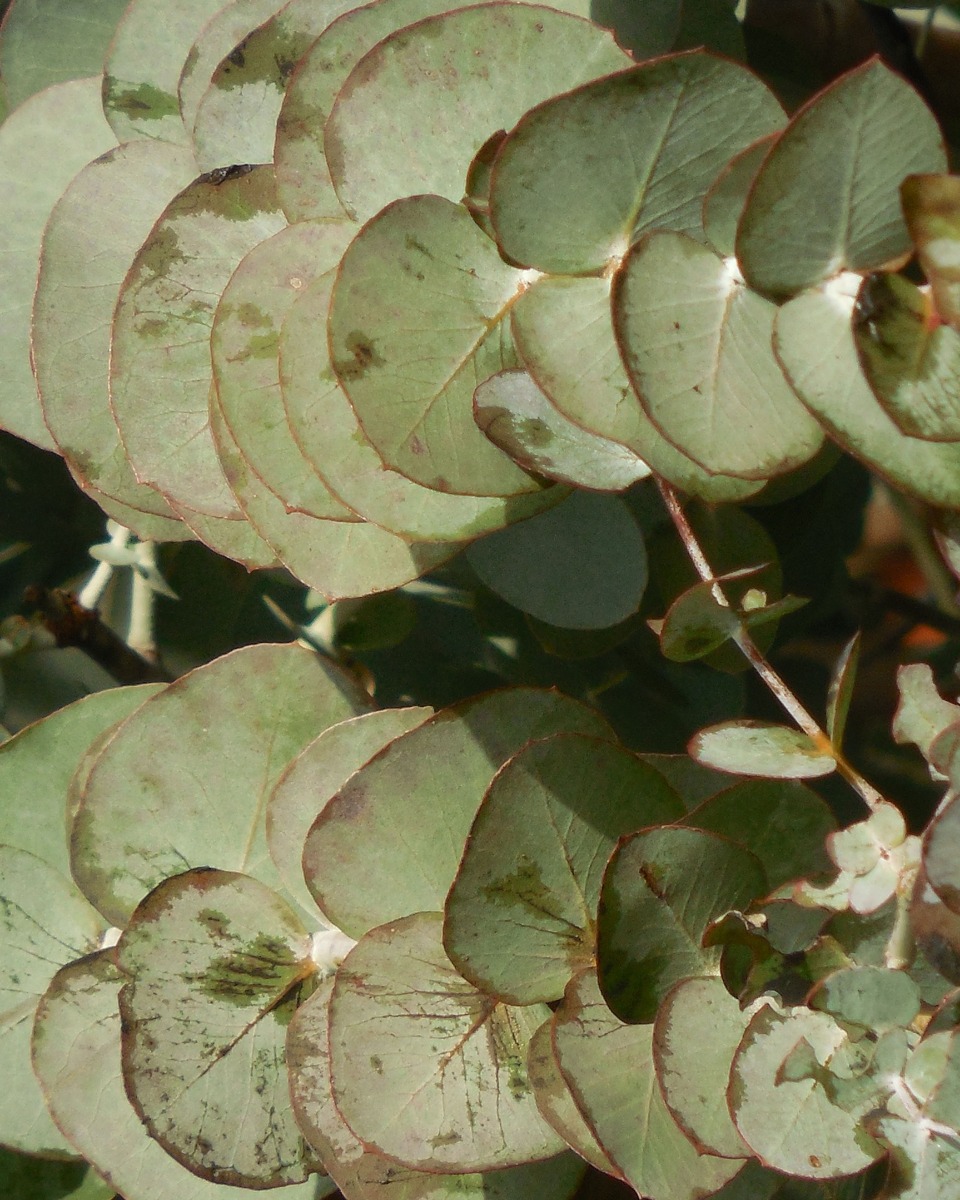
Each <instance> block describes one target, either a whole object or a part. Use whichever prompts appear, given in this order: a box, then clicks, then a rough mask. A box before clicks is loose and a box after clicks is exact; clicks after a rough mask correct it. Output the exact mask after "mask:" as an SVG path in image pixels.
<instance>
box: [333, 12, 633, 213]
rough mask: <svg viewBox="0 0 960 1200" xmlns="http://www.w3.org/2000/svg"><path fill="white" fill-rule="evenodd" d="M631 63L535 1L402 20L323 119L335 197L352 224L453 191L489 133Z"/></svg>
mask: <svg viewBox="0 0 960 1200" xmlns="http://www.w3.org/2000/svg"><path fill="white" fill-rule="evenodd" d="M531 62H536V64H537V69H536V70H535V71H534V70H530V63H531ZM630 63H631V59H630V57H629V55H627V54H626V53H625V52H624V51H623V50H621V49H620V48H619V47H618V46H617V44H616V42H615V41H614V40H613V38H612V36H611V35H610V34H609V33H608V32H607V31H606V30H604V29H600V28H599V27H598V26H596V25H594V24H592V23H591V22H589V21H585V20H582V19H580V18H578V17H573V16H570V15H569V14H567V13H559V12H557V11H556V10H554V9H551V8H540V7H538V6H534V5H527V4H492V5H481V6H476V7H473V8H467V9H461V10H459V11H455V12H452V13H443V14H441V15H439V16H435V17H428V18H427V19H425V20H423V21H420V22H418V23H417V24H415V25H411V26H408V27H407V28H405V29H400V30H398V31H397V32H395V33H392V34H390V35H389V36H387V37H386V38H384V40H383V41H381V42H379V43H378V44H377V45H376V46H375V47H374V48H373V49H372V50H371V51H370V52H369V53H368V54H366V55H365V56H364V57H363V58H362V59H361V60H360V62H359V63H358V64H357V66H356V67H355V68H354V70H353V71H352V72H351V73H350V75H349V76H348V77H347V80H346V82H345V83H344V84H343V86H342V87H341V89H340V91H339V93H338V95H337V99H336V102H335V103H334V106H333V109H332V111H331V113H330V116H329V119H328V120H327V124H326V127H325V131H324V145H325V149H326V155H327V165H328V168H329V170H330V174H331V177H332V179H333V183H334V186H335V187H336V189H337V195H338V196H339V197H340V201H341V203H342V204H343V206H344V208H345V209H346V210H347V212H348V213H349V214H350V215H351V216H352V217H355V218H356V219H357V220H359V221H365V220H368V219H369V218H370V217H372V216H373V215H374V213H376V212H378V211H379V210H380V209H381V208H383V207H384V206H385V205H387V204H389V203H390V202H391V201H392V200H395V199H397V198H398V197H401V196H411V195H418V194H421V193H431V194H434V195H438V196H446V197H447V199H449V200H459V199H460V197H461V196H462V195H463V181H464V175H465V173H466V169H467V167H468V166H469V164H470V161H471V160H472V159H473V156H474V155H475V154H476V153H477V151H478V150H479V149H480V147H481V146H482V145H483V144H484V142H485V141H486V140H487V138H489V137H490V135H491V134H493V133H495V132H496V131H497V130H498V129H510V128H511V127H512V126H513V125H515V124H516V122H517V121H518V120H519V119H520V117H521V116H523V114H524V113H525V112H527V111H528V110H529V109H531V108H532V107H533V106H534V105H535V104H539V103H540V102H541V101H542V100H546V99H547V98H548V97H549V96H553V95H556V93H558V92H564V91H566V90H567V89H568V88H572V87H576V86H577V85H578V84H581V83H584V82H585V81H586V80H588V79H595V78H596V77H597V76H601V75H608V74H610V72H613V71H621V70H623V69H624V68H626V67H629V66H630Z"/></svg>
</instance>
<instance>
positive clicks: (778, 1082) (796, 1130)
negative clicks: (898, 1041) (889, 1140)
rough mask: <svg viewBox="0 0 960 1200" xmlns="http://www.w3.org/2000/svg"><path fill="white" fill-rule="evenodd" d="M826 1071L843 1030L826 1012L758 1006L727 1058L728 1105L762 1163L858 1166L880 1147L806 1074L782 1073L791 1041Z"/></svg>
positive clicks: (820, 1171)
mask: <svg viewBox="0 0 960 1200" xmlns="http://www.w3.org/2000/svg"><path fill="white" fill-rule="evenodd" d="M801 1042H803V1043H805V1044H806V1046H808V1047H809V1050H810V1053H811V1055H812V1056H813V1060H814V1063H815V1064H822V1065H823V1067H824V1069H825V1071H829V1067H830V1064H831V1061H832V1060H833V1058H834V1056H835V1055H837V1053H838V1052H839V1051H841V1050H842V1048H843V1047H844V1046H845V1045H846V1044H847V1035H846V1033H845V1032H844V1030H843V1029H842V1027H841V1026H840V1025H838V1024H837V1022H836V1021H835V1020H834V1019H833V1018H832V1017H830V1016H828V1015H827V1014H826V1013H817V1012H812V1011H810V1010H809V1009H805V1008H794V1009H788V1010H786V1011H785V1012H780V1011H778V1010H777V1009H776V1008H774V1007H767V1008H762V1009H761V1010H760V1011H759V1012H757V1013H756V1014H755V1015H754V1017H753V1019H752V1020H751V1022H750V1025H749V1026H748V1028H747V1031H746V1034H745V1035H744V1038H743V1041H742V1042H741V1044H740V1049H739V1051H738V1052H737V1055H736V1057H735V1058H734V1060H733V1069H732V1072H731V1076H730V1091H729V1093H728V1094H729V1100H730V1112H731V1114H732V1116H733V1118H734V1120H735V1121H736V1123H737V1128H738V1129H739V1131H740V1134H741V1136H742V1137H743V1139H744V1140H745V1141H746V1143H747V1144H748V1145H749V1146H750V1147H751V1149H752V1150H753V1151H754V1153H756V1154H757V1155H758V1156H759V1158H760V1160H761V1162H765V1163H766V1164H767V1165H768V1166H771V1167H775V1168H776V1169H777V1170H779V1171H785V1172H787V1173H788V1174H791V1175H800V1176H803V1177H805V1178H808V1179H831V1178H835V1177H836V1176H839V1175H852V1174H854V1173H855V1172H857V1171H862V1170H864V1168H866V1167H868V1166H869V1165H870V1163H871V1162H874V1161H875V1160H876V1159H877V1158H879V1157H880V1155H881V1154H882V1152H883V1151H882V1148H881V1147H880V1146H879V1145H877V1143H876V1142H875V1141H874V1140H873V1139H872V1138H871V1137H870V1136H869V1135H868V1134H867V1132H866V1130H864V1129H863V1128H862V1126H861V1125H860V1123H859V1121H858V1120H857V1119H856V1118H855V1117H853V1116H851V1115H850V1114H849V1113H848V1112H846V1111H845V1110H844V1109H843V1108H841V1107H840V1106H839V1105H837V1104H834V1103H833V1102H832V1101H831V1100H830V1098H829V1096H828V1095H827V1092H826V1091H825V1090H824V1087H823V1086H822V1085H821V1084H820V1083H818V1082H817V1080H816V1079H814V1078H812V1077H807V1078H801V1079H792V1078H788V1077H785V1075H784V1070H783V1068H784V1064H785V1060H787V1058H788V1056H789V1055H790V1054H791V1052H793V1051H794V1050H795V1048H796V1047H797V1045H798V1043H801Z"/></svg>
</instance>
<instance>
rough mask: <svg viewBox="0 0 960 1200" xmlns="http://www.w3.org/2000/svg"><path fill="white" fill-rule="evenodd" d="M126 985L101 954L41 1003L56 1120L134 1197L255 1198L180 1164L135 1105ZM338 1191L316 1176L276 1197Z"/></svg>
mask: <svg viewBox="0 0 960 1200" xmlns="http://www.w3.org/2000/svg"><path fill="white" fill-rule="evenodd" d="M124 982H126V980H125V977H124V976H123V975H122V974H121V973H120V971H119V970H118V969H117V968H116V967H115V966H114V965H113V962H112V961H111V956H110V955H109V954H108V953H101V954H97V955H93V956H90V957H88V958H84V959H81V960H80V961H79V962H77V963H72V964H70V965H69V966H66V967H64V968H63V969H62V970H61V971H59V972H58V973H57V975H56V976H55V977H54V980H53V982H52V984H51V985H50V987H49V988H48V989H47V992H46V994H45V995H44V997H43V999H42V1000H41V1001H40V1006H39V1008H38V1010H37V1021H36V1026H35V1029H34V1035H33V1062H34V1067H35V1069H36V1071H37V1074H38V1076H39V1078H40V1080H41V1082H42V1084H43V1088H44V1092H45V1094H46V1096H47V1102H48V1103H49V1105H50V1106H51V1108H52V1110H53V1113H54V1115H55V1116H56V1119H57V1122H58V1124H59V1125H60V1126H61V1127H62V1128H63V1129H65V1130H66V1131H67V1133H68V1134H69V1136H70V1141H71V1143H72V1145H73V1146H74V1147H75V1148H76V1150H77V1151H78V1152H79V1153H81V1154H82V1155H83V1156H84V1158H86V1159H88V1160H89V1161H90V1162H91V1163H93V1164H94V1166H95V1167H96V1168H97V1171H98V1172H99V1173H100V1174H101V1175H102V1176H103V1177H104V1178H105V1179H107V1180H109V1182H110V1185H111V1188H112V1189H116V1190H117V1191H118V1192H120V1193H121V1194H122V1195H123V1196H125V1197H127V1198H128V1200H170V1197H171V1196H176V1197H177V1200H249V1196H250V1192H249V1189H246V1188H243V1189H241V1188H235V1187H230V1186H228V1185H225V1184H214V1183H211V1182H210V1181H209V1180H206V1179H200V1178H199V1177H198V1176H197V1175H194V1174H193V1173H192V1172H190V1171H188V1170H187V1169H186V1168H185V1167H183V1166H181V1165H180V1163H178V1162H177V1161H176V1159H174V1158H172V1157H171V1156H170V1155H169V1154H168V1153H167V1152H166V1151H165V1150H163V1149H162V1148H161V1146H160V1145H159V1144H158V1143H157V1142H156V1141H154V1139H153V1138H152V1137H150V1135H149V1134H148V1133H147V1131H146V1129H145V1128H144V1126H143V1123H142V1122H141V1120H140V1118H139V1117H138V1116H137V1114H136V1112H135V1111H134V1109H133V1108H132V1106H131V1104H130V1101H129V1100H128V1099H127V1094H126V1092H125V1091H124V1088H123V1076H122V1073H121V1067H120V1012H119V1010H118V1008H117V994H118V992H119V990H120V987H121V985H122V984H123V983H124ZM324 1185H325V1186H324ZM333 1189H334V1184H333V1183H332V1182H331V1181H330V1180H327V1179H324V1178H323V1177H315V1178H311V1179H310V1180H308V1181H307V1182H305V1183H302V1184H294V1185H292V1186H291V1187H289V1188H286V1189H285V1190H284V1191H282V1192H278V1193H277V1195H278V1196H282V1197H283V1200H321V1197H323V1196H326V1195H329V1194H330V1192H331V1191H333Z"/></svg>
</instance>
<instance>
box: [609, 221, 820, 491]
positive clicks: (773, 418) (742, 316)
mask: <svg viewBox="0 0 960 1200" xmlns="http://www.w3.org/2000/svg"><path fill="white" fill-rule="evenodd" d="M613 311H614V324H615V327H616V331H617V338H618V341H619V344H620V350H621V353H622V355H623V360H624V364H625V365H626V368H627V374H628V375H629V377H630V379H631V382H632V383H633V386H634V388H635V389H636V391H637V394H638V395H639V397H640V401H641V403H642V404H643V407H644V409H645V410H646V412H647V415H648V416H649V417H650V419H651V420H652V421H653V422H654V424H655V425H657V427H658V428H659V429H660V430H661V432H662V433H663V434H664V435H665V436H666V437H667V438H669V439H670V441H672V442H673V443H674V445H676V446H677V447H679V449H680V450H682V451H683V453H684V454H687V455H689V457H690V458H692V459H694V461H696V462H698V463H699V464H700V465H701V466H702V467H704V468H705V469H706V470H708V471H711V472H719V473H722V474H728V475H737V476H740V477H742V478H745V479H763V478H769V477H770V476H771V475H776V474H782V473H784V472H786V471H789V470H790V469H791V468H793V467H796V466H799V465H800V464H802V463H804V462H807V461H809V460H810V459H811V458H812V457H813V456H814V455H815V454H816V453H817V451H818V450H819V448H820V445H821V443H822V441H823V434H822V432H821V430H820V426H819V425H818V424H817V422H816V421H815V420H814V419H813V417H812V416H811V415H810V414H809V412H807V410H806V409H805V408H804V407H803V405H802V404H801V403H800V401H799V400H798V399H797V397H796V395H795V394H794V392H793V389H792V388H791V387H790V385H789V384H788V383H787V381H786V379H785V378H784V375H783V371H782V369H781V367H780V365H779V363H778V362H777V360H776V358H775V357H774V354H773V350H772V348H771V345H770V336H771V333H772V330H773V321H774V317H775V315H776V308H775V306H774V305H773V304H771V303H770V302H769V301H768V300H765V299H763V297H762V296H758V295H757V294H756V293H755V292H752V291H751V290H750V289H749V288H746V287H744V285H743V281H742V279H741V277H740V274H739V271H738V270H737V269H736V267H735V265H732V264H731V263H730V262H729V261H726V260H724V259H721V258H718V257H717V255H716V254H714V253H713V251H712V250H710V249H709V248H707V247H706V246H703V245H702V244H701V243H700V242H697V241H694V240H693V238H691V237H689V236H687V235H685V234H681V233H673V232H669V231H659V232H655V233H652V234H649V235H647V236H646V237H645V238H644V239H643V240H642V241H640V242H639V244H637V245H636V246H635V247H634V249H633V250H632V251H631V252H630V254H629V256H628V258H627V259H626V262H625V264H624V266H623V269H622V271H621V273H620V275H619V276H618V278H617V281H616V285H615V290H614V302H613Z"/></svg>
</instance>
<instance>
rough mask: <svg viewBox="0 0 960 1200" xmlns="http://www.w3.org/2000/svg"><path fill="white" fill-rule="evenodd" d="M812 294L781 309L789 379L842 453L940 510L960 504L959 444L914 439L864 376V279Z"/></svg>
mask: <svg viewBox="0 0 960 1200" xmlns="http://www.w3.org/2000/svg"><path fill="white" fill-rule="evenodd" d="M849 282H850V285H851V286H850V287H845V286H843V284H844V283H845V281H843V280H841V281H839V282H838V286H835V287H833V288H828V289H827V290H823V291H809V292H804V293H803V294H802V295H800V296H797V297H796V298H795V299H793V300H791V301H790V302H789V303H788V304H785V305H784V306H783V307H782V308H781V309H780V310H779V311H778V314H777V320H776V326H775V330H774V346H775V348H776V352H777V356H778V358H779V359H780V361H781V362H782V363H783V367H784V370H785V371H786V374H787V377H788V379H789V380H790V382H791V384H792V385H793V387H794V389H795V390H796V392H797V395H798V396H800V398H801V399H802V400H803V402H804V404H806V405H807V407H808V408H809V409H810V411H811V412H812V413H813V414H814V416H815V417H816V418H817V420H818V421H820V422H821V424H822V425H823V426H824V428H825V429H826V430H827V432H828V433H829V434H830V435H831V436H832V437H833V438H835V439H836V441H837V442H839V443H840V445H841V446H842V447H843V449H844V450H847V451H849V452H850V453H851V454H852V455H854V456H855V457H856V458H859V459H861V461H863V462H865V463H866V464H867V466H868V467H870V468H871V469H873V470H875V471H877V472H878V473H879V474H881V475H883V476H884V477H885V478H887V479H889V480H890V481H891V482H892V483H893V484H895V486H896V487H898V488H900V489H902V490H903V491H905V492H907V493H909V494H910V495H913V496H918V497H919V498H920V499H922V500H927V501H929V502H930V503H931V504H935V505H937V506H939V507H942V508H960V443H956V442H928V441H925V440H924V439H922V438H916V437H910V436H909V435H908V434H905V433H903V432H902V431H901V430H900V429H898V428H897V426H896V424H895V423H894V422H893V421H892V420H891V419H890V417H889V416H887V414H886V412H884V410H883V407H882V405H881V404H880V403H879V402H878V400H877V399H876V397H875V396H874V394H873V392H872V390H871V388H870V385H869V384H868V383H867V380H866V378H865V377H864V374H863V371H862V369H861V367H860V362H859V359H858V356H857V347H856V341H855V338H854V334H853V329H852V316H853V306H854V301H853V297H852V294H851V292H852V289H853V286H854V285H855V286H856V287H859V284H860V279H859V277H854V279H853V280H851V281H849Z"/></svg>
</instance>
